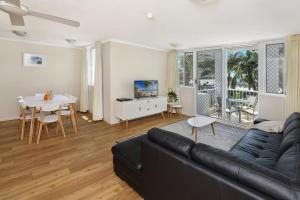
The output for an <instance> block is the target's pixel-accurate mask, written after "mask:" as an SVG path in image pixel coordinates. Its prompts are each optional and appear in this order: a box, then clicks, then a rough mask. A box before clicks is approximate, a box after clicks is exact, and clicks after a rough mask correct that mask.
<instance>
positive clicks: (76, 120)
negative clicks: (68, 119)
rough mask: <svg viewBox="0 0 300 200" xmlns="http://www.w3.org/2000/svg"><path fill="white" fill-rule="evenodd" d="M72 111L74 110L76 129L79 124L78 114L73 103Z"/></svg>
mask: <svg viewBox="0 0 300 200" xmlns="http://www.w3.org/2000/svg"><path fill="white" fill-rule="evenodd" d="M73 112H74V116H75V122H76V127H77V130H78V129H79V124H78V116H77V112H76V107H75V104H74V105H73Z"/></svg>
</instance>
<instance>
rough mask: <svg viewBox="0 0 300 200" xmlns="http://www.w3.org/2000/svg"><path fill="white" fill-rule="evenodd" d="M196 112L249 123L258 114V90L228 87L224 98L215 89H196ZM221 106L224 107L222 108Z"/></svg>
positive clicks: (233, 121) (240, 122) (234, 121)
mask: <svg viewBox="0 0 300 200" xmlns="http://www.w3.org/2000/svg"><path fill="white" fill-rule="evenodd" d="M196 101H197V102H196V104H197V114H200V115H208V116H211V117H215V118H219V119H224V120H226V121H230V122H232V123H239V124H245V125H248V124H251V123H252V122H253V120H254V119H255V117H256V116H257V115H258V109H257V107H258V106H257V103H258V91H253V90H245V89H228V90H227V94H226V95H225V100H224V101H222V95H221V93H218V91H216V90H215V89H204V90H198V92H197V97H196ZM223 106H225V108H224V109H223Z"/></svg>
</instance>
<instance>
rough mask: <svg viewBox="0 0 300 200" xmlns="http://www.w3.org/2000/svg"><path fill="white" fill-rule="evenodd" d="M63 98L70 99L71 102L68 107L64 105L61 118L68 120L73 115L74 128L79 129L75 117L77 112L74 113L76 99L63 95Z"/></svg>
mask: <svg viewBox="0 0 300 200" xmlns="http://www.w3.org/2000/svg"><path fill="white" fill-rule="evenodd" d="M65 96H66V97H68V98H70V99H71V100H72V102H71V103H70V104H68V105H65V106H66V109H62V110H61V116H65V117H68V118H70V117H72V115H73V116H74V119H75V123H76V128H77V129H79V124H78V116H77V112H76V102H77V97H74V96H72V95H70V94H65ZM74 128H75V127H74Z"/></svg>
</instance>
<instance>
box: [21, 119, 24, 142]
mask: <svg viewBox="0 0 300 200" xmlns="http://www.w3.org/2000/svg"><path fill="white" fill-rule="evenodd" d="M24 129H25V120H22V127H21V137H20V139H21V140H24Z"/></svg>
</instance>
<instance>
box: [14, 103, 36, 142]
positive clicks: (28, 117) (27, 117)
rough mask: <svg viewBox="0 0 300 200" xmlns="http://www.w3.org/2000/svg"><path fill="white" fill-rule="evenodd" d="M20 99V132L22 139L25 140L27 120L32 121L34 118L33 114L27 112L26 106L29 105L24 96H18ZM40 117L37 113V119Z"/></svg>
mask: <svg viewBox="0 0 300 200" xmlns="http://www.w3.org/2000/svg"><path fill="white" fill-rule="evenodd" d="M17 99H18V104H19V109H20V118H19V121H20V123H19V129H20V131H21V133H20V140H24V130H25V123H26V122H27V121H31V119H32V114H31V113H29V112H27V110H26V108H27V106H26V105H25V103H24V100H23V98H19V97H18V98H17ZM37 118H38V114H36V116H35V119H37Z"/></svg>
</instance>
